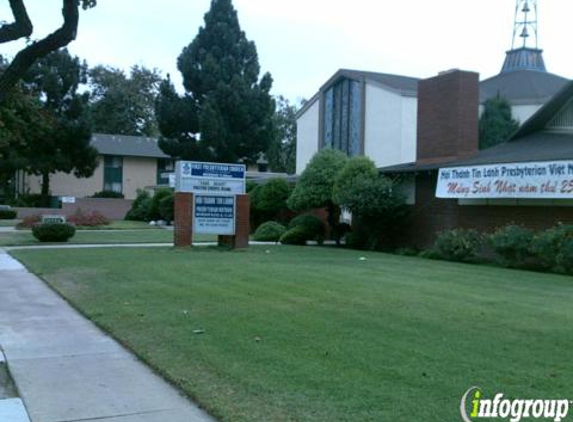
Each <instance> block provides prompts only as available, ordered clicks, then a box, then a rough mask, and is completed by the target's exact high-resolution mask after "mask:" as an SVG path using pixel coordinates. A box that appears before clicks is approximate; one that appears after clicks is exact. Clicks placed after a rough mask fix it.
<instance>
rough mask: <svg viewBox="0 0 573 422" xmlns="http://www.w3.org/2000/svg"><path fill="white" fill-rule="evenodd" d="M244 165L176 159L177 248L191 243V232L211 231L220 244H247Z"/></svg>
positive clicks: (236, 247) (247, 224)
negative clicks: (177, 160)
mask: <svg viewBox="0 0 573 422" xmlns="http://www.w3.org/2000/svg"><path fill="white" fill-rule="evenodd" d="M245 174H246V168H245V166H244V165H239V164H219V163H200V162H193V161H179V162H178V163H177V168H176V188H175V191H176V193H175V216H174V217H175V221H174V223H175V230H174V243H175V246H176V247H188V246H191V245H192V242H193V234H194V233H197V234H214V235H218V237H219V245H224V246H229V247H232V248H235V249H244V248H247V247H248V246H249V197H248V195H246V194H245V185H246V184H245Z"/></svg>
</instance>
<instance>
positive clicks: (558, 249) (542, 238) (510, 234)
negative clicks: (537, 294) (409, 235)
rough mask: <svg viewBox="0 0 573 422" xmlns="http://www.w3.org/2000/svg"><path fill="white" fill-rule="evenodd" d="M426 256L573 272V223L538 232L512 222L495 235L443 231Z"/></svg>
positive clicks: (458, 230) (468, 231)
mask: <svg viewBox="0 0 573 422" xmlns="http://www.w3.org/2000/svg"><path fill="white" fill-rule="evenodd" d="M420 255H421V256H423V257H426V258H435V259H445V260H448V261H458V262H478V261H480V262H484V261H485V262H492V261H493V262H496V263H499V264H501V265H503V266H506V267H511V268H522V269H532V270H543V271H553V272H558V273H567V274H573V226H571V225H562V224H560V225H558V226H556V227H553V228H552V229H549V230H545V231H543V232H540V233H535V232H534V231H533V230H530V229H527V228H525V227H521V226H517V225H509V226H506V227H502V228H500V229H498V230H497V231H496V232H494V233H492V234H479V233H478V232H477V231H475V230H471V229H469V230H468V229H456V230H448V231H444V232H442V233H440V234H439V235H438V239H437V240H436V243H435V244H434V247H433V249H430V250H428V251H424V252H422V253H421V254H420Z"/></svg>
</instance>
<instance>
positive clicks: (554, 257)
mask: <svg viewBox="0 0 573 422" xmlns="http://www.w3.org/2000/svg"><path fill="white" fill-rule="evenodd" d="M571 240H573V226H566V225H559V226H557V227H554V228H552V229H549V230H546V231H544V232H543V233H540V234H539V235H538V236H536V237H535V239H534V240H533V242H532V245H531V251H532V252H533V253H534V254H535V256H536V257H538V258H539V260H540V261H541V263H542V264H543V266H544V267H546V268H547V269H549V270H558V269H559V268H558V267H561V268H563V264H564V262H563V258H562V257H563V256H565V255H567V253H565V254H564V253H563V252H564V250H565V249H567V247H568V245H569V241H571ZM565 265H567V264H566V263H565Z"/></svg>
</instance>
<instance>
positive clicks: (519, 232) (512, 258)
mask: <svg viewBox="0 0 573 422" xmlns="http://www.w3.org/2000/svg"><path fill="white" fill-rule="evenodd" d="M534 236H535V234H534V233H533V231H532V230H529V229H526V228H525V227H520V226H515V225H509V226H506V227H503V228H500V229H498V230H497V231H496V232H495V233H494V234H492V235H491V236H489V241H490V244H491V246H492V247H493V250H494V251H495V252H496V253H497V254H498V255H499V256H500V257H501V259H502V262H503V264H505V265H507V266H509V267H523V266H526V265H527V264H528V262H530V261H531V260H532V258H533V254H532V253H531V244H532V242H533V238H534Z"/></svg>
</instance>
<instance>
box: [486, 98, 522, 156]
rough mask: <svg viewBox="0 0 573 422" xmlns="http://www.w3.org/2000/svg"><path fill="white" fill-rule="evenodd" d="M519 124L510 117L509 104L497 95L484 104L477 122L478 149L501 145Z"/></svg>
mask: <svg viewBox="0 0 573 422" xmlns="http://www.w3.org/2000/svg"><path fill="white" fill-rule="evenodd" d="M518 127H519V122H518V121H517V120H515V119H514V118H513V117H512V115H511V104H509V102H508V101H507V100H506V99H505V98H503V97H500V96H499V95H498V96H497V97H494V98H490V99H489V100H487V101H486V102H485V104H484V109H483V113H482V115H481V117H480V120H479V148H480V149H486V148H491V147H493V146H495V145H498V144H501V143H502V142H505V141H507V140H508V139H509V137H510V136H511V135H512V134H513V133H514V132H515V131H516V130H517V128H518Z"/></svg>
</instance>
